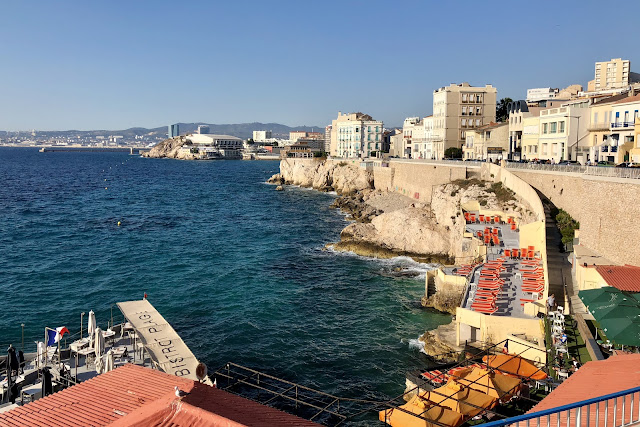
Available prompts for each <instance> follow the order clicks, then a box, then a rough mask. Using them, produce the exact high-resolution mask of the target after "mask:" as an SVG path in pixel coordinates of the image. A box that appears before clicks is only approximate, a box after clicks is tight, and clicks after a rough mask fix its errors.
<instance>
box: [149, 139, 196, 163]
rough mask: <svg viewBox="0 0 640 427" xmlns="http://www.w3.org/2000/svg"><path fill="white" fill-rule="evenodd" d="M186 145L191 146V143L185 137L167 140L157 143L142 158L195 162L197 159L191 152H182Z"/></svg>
mask: <svg viewBox="0 0 640 427" xmlns="http://www.w3.org/2000/svg"><path fill="white" fill-rule="evenodd" d="M186 145H191V142H190V141H187V140H186V139H185V138H184V137H183V136H180V137H176V138H170V139H165V140H164V141H162V142H159V143H157V144H156V145H155V146H154V147H153V148H152V149H151V150H149V152H147V153H143V154H142V157H151V158H157V159H160V158H164V157H166V158H168V159H181V160H194V159H195V158H196V157H195V155H194V154H192V153H191V152H189V150H182V147H183V146H186Z"/></svg>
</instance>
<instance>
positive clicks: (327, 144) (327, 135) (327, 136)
mask: <svg viewBox="0 0 640 427" xmlns="http://www.w3.org/2000/svg"><path fill="white" fill-rule="evenodd" d="M330 151H331V125H329V126H327V127H325V128H324V152H325V153H329V152H330Z"/></svg>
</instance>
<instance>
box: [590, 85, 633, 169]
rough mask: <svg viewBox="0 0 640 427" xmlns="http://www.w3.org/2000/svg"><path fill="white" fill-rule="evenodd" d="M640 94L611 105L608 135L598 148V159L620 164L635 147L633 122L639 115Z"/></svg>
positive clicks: (627, 158) (628, 156)
mask: <svg viewBox="0 0 640 427" xmlns="http://www.w3.org/2000/svg"><path fill="white" fill-rule="evenodd" d="M639 111H640V94H638V95H635V96H629V97H627V98H624V99H621V100H618V101H615V102H613V103H611V114H610V116H609V117H610V123H609V135H608V137H607V138H606V139H605V141H604V143H603V144H602V145H601V146H600V158H601V159H602V160H605V161H610V162H614V163H621V162H624V161H627V160H629V158H630V151H631V149H633V148H634V146H635V122H636V119H637V118H638V117H640V114H639V113H638V112H639Z"/></svg>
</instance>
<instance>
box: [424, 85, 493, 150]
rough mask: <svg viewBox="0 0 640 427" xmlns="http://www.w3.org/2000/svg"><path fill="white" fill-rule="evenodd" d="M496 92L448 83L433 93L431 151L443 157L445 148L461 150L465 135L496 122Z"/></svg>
mask: <svg viewBox="0 0 640 427" xmlns="http://www.w3.org/2000/svg"><path fill="white" fill-rule="evenodd" d="M497 94H498V91H497V90H496V88H495V87H493V86H491V85H486V86H484V87H476V86H471V85H470V84H469V83H460V84H452V85H450V86H446V87H441V88H440V89H437V90H435V91H434V92H433V151H434V153H435V158H437V159H441V158H443V157H444V152H445V150H446V149H447V148H450V147H457V148H462V146H463V145H464V143H465V136H466V135H465V132H466V131H467V130H473V129H475V128H478V127H480V126H483V125H485V124H489V123H491V122H495V120H496V98H497Z"/></svg>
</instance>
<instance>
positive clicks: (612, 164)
mask: <svg viewBox="0 0 640 427" xmlns="http://www.w3.org/2000/svg"><path fill="white" fill-rule="evenodd" d="M597 166H601V167H611V166H614V163H613V162H605V161H604V160H601V161H599V162H598V165H597Z"/></svg>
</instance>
